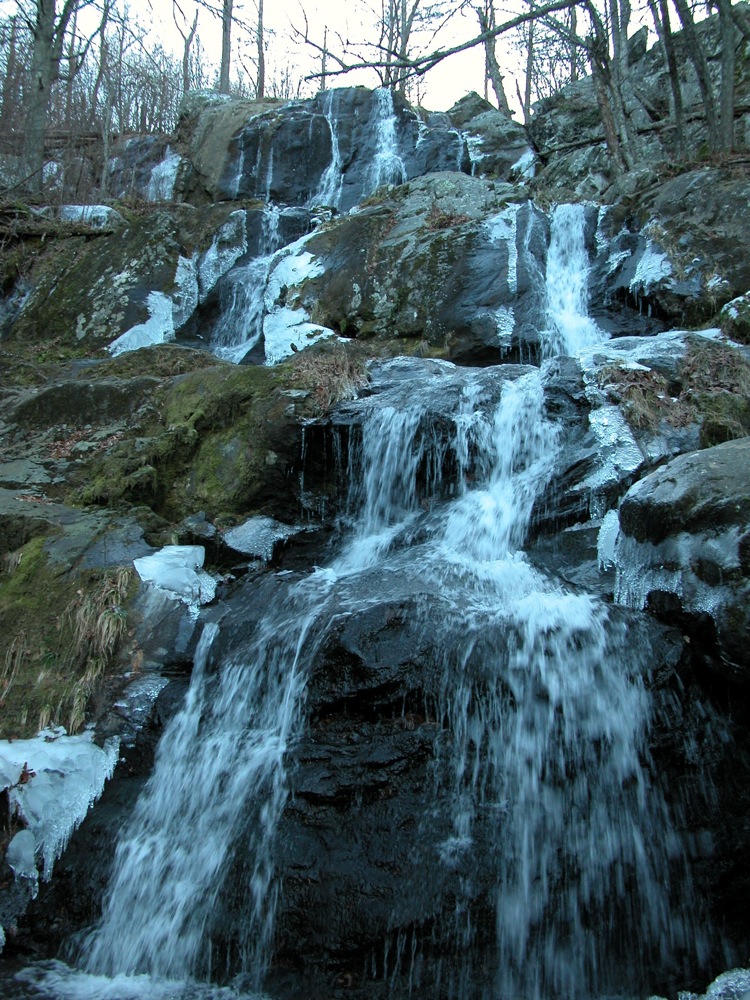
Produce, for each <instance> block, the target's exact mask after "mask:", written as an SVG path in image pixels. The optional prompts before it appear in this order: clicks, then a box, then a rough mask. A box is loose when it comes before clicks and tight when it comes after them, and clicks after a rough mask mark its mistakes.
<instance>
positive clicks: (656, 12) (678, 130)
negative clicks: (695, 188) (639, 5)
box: [648, 0, 685, 160]
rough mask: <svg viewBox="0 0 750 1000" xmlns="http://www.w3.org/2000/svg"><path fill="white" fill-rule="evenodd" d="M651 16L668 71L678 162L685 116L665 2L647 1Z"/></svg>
mask: <svg viewBox="0 0 750 1000" xmlns="http://www.w3.org/2000/svg"><path fill="white" fill-rule="evenodd" d="M648 5H649V8H650V9H651V16H652V17H653V19H654V27H655V28H656V34H657V36H658V38H659V41H660V42H661V45H662V48H663V50H664V60H665V62H666V64H667V69H668V71H669V86H670V90H671V93H672V115H673V117H674V151H675V156H676V157H677V159H678V160H682V159H684V156H685V116H684V113H683V107H682V88H681V87H680V72H679V67H678V65H677V55H676V53H675V50H674V40H673V38H672V26H671V24H670V22H669V7H668V4H667V0H659V4H658V7H657V0H648Z"/></svg>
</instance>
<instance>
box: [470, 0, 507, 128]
mask: <svg viewBox="0 0 750 1000" xmlns="http://www.w3.org/2000/svg"><path fill="white" fill-rule="evenodd" d="M476 12H477V17H478V19H479V29H480V31H481V32H482V34H484V33H485V32H487V31H492V29H493V28H494V27H495V8H494V7H493V5H492V2H491V0H490V3H487V4H486V5H485V6H484V8H482V7H477V8H476ZM484 58H485V65H486V67H487V74H486V75H487V77H489V80H490V83H491V84H492V89H493V90H494V91H495V99H496V100H497V106H498V108H499V109H500V111H502V112H503V114H504V115H507V116H508V117H509V118H510V106H509V104H508V99H507V97H506V96H505V89H504V87H503V75H502V73H501V72H500V64H499V63H498V61H497V53H496V51H495V39H494V38H488V39H486V41H485V43H484Z"/></svg>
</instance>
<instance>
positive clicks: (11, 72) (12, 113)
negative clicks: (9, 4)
mask: <svg viewBox="0 0 750 1000" xmlns="http://www.w3.org/2000/svg"><path fill="white" fill-rule="evenodd" d="M9 23H10V34H9V36H8V58H7V60H6V64H5V79H4V80H3V111H2V121H3V125H4V126H5V128H12V127H13V125H14V124H15V119H16V114H17V111H18V88H17V80H16V73H17V68H18V56H17V47H18V27H17V24H18V18H17V17H11V18H9Z"/></svg>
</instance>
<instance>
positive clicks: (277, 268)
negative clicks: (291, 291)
mask: <svg viewBox="0 0 750 1000" xmlns="http://www.w3.org/2000/svg"><path fill="white" fill-rule="evenodd" d="M312 235H314V234H313V233H309V234H307V235H306V236H302V237H301V238H300V239H298V240H295V242H294V243H290V244H289V246H286V247H283V248H282V249H281V250H279V251H277V253H276V254H275V255H274V259H273V261H272V263H271V268H270V271H269V274H268V282H267V285H266V292H265V298H266V307H267V308H268V309H271V308H272V307H273V306H274V305H275V304H276V303H278V301H279V299H280V297H281V294H282V291H283V290H284V289H285V288H292V287H294V286H295V285H299V284H301V283H302V282H303V281H305V280H306V279H309V278H317V277H318V275H320V274H322V273H323V271H324V270H325V268H324V267H323V265H322V264H321V262H320V260H319V259H318V258H317V257H316V256H315V255H314V254H312V253H310V251H309V250H305V244H306V243H307V242H308V240H309V239H310V237H311V236H312Z"/></svg>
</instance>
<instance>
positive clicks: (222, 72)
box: [219, 0, 234, 94]
mask: <svg viewBox="0 0 750 1000" xmlns="http://www.w3.org/2000/svg"><path fill="white" fill-rule="evenodd" d="M233 5H234V0H223V7H222V11H221V66H220V69H219V93H220V94H228V93H229V67H230V63H231V59H232V9H233Z"/></svg>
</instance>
